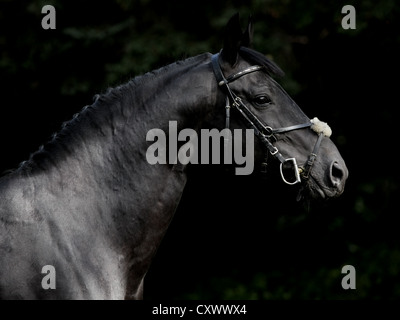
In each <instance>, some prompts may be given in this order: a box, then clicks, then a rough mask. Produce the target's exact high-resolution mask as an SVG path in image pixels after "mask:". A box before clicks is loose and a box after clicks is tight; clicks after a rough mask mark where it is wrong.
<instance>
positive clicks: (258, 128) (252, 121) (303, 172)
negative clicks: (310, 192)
mask: <svg viewBox="0 0 400 320" xmlns="http://www.w3.org/2000/svg"><path fill="white" fill-rule="evenodd" d="M218 59H219V53H217V54H214V55H213V56H212V57H211V65H212V68H213V71H214V75H215V78H216V80H217V83H218V86H219V87H220V88H221V89H222V90H223V91H224V92H225V93H226V95H227V96H226V106H225V112H226V117H225V127H226V128H228V129H229V122H230V109H231V104H232V107H233V108H235V109H236V110H237V111H239V113H240V114H241V115H242V117H243V118H244V120H245V121H246V122H247V123H248V124H249V125H250V126H251V127H252V128H253V129H254V134H255V135H256V136H257V137H258V138H259V140H260V141H261V143H262V144H263V145H264V146H265V147H266V148H267V150H268V152H269V154H270V155H271V156H273V157H274V158H276V159H277V160H278V161H279V162H280V174H281V177H282V180H283V181H284V182H285V183H286V184H289V185H294V184H297V183H299V182H301V179H302V178H303V179H304V180H307V179H308V178H309V176H310V172H311V168H312V166H313V164H314V161H315V159H316V157H317V153H318V150H319V147H320V145H321V141H322V138H323V136H324V133H323V132H318V131H317V130H315V129H313V124H314V123H313V120H314V119H316V118H314V119H313V120H311V121H310V122H306V123H301V124H297V125H292V126H288V127H283V128H277V129H273V128H271V127H270V126H267V125H266V124H264V123H263V122H262V121H261V120H260V119H259V118H258V117H257V116H256V115H255V114H254V113H253V112H252V111H251V110H250V109H249V108H248V107H247V106H246V105H245V104H244V103H243V101H242V99H241V98H240V97H238V96H237V95H236V94H235V93H234V92H233V91H232V90H231V88H230V87H229V83H231V82H233V81H235V80H237V79H239V78H240V77H242V76H244V75H248V74H250V73H253V72H256V71H259V70H262V69H263V68H264V67H262V66H258V65H255V66H251V67H249V68H247V69H245V70H242V71H240V72H238V73H236V74H233V75H231V76H229V77H227V78H225V76H224V74H223V72H222V70H221V66H220V64H219V60H218ZM317 120H318V119H317ZM308 127H311V129H313V130H314V131H316V132H317V133H318V134H319V136H318V140H317V142H316V144H315V146H314V149H313V151H312V153H311V154H310V156H309V157H308V160H307V162H306V164H305V165H304V167H299V166H298V165H297V161H296V158H294V157H293V158H285V157H283V155H282V154H281V153H280V152H279V150H278V148H277V147H275V146H274V145H273V142H272V141H271V139H274V140H275V141H276V140H277V139H276V137H275V136H274V134H277V133H286V132H289V131H293V130H298V129H303V128H308ZM267 156H268V153H267ZM266 158H267V157H266ZM266 162H267V160H266V161H265V163H263V165H264V167H266V165H267V163H266ZM285 164H291V168H292V169H293V173H294V177H295V180H294V181H287V180H286V178H285V176H284V173H283V166H284V165H285Z"/></svg>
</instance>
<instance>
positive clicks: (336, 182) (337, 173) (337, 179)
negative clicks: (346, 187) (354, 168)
mask: <svg viewBox="0 0 400 320" xmlns="http://www.w3.org/2000/svg"><path fill="white" fill-rule="evenodd" d="M344 176H345V170H344V169H343V168H342V167H341V166H340V164H339V163H338V162H337V161H333V162H332V164H331V172H330V178H331V182H332V184H333V186H334V187H339V186H340V184H341V183H342V182H343V180H344Z"/></svg>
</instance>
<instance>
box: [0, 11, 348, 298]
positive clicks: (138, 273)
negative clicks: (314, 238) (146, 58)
mask: <svg viewBox="0 0 400 320" xmlns="http://www.w3.org/2000/svg"><path fill="white" fill-rule="evenodd" d="M251 29H252V28H251V24H249V26H248V28H247V30H246V31H245V32H244V33H243V32H242V30H241V29H240V24H239V18H238V16H237V15H236V16H234V17H233V18H232V19H231V20H230V21H229V22H228V25H227V28H226V35H225V39H224V45H223V49H222V50H221V52H220V53H219V54H216V55H212V54H210V53H204V54H201V55H199V56H196V57H193V58H189V59H186V60H184V61H180V62H177V63H173V64H171V65H168V66H166V67H163V68H161V69H159V70H156V71H154V72H151V73H147V74H145V75H143V76H139V77H136V78H134V79H133V80H131V81H129V82H128V83H126V84H124V85H121V86H119V87H116V88H114V89H110V90H108V92H107V93H105V94H102V95H98V96H97V97H96V100H95V102H94V103H93V104H92V105H90V106H88V107H85V108H84V109H83V110H82V111H81V112H80V113H79V114H78V115H77V116H76V117H74V118H73V119H72V120H71V121H69V122H68V123H66V124H65V125H64V126H63V128H62V129H61V131H60V132H59V133H57V134H56V135H55V136H54V137H53V138H52V140H51V141H49V142H48V143H46V144H45V145H44V146H43V147H41V148H40V149H39V150H38V151H36V152H35V153H33V154H32V155H31V157H30V159H28V160H27V161H25V162H23V163H22V164H21V165H20V166H19V167H18V168H17V169H16V170H14V171H13V172H11V173H8V174H6V175H4V176H3V177H2V178H1V180H0V296H1V298H3V299H126V298H128V299H141V298H142V294H143V280H144V277H145V275H146V272H147V270H148V268H149V267H150V264H151V261H152V258H153V256H154V255H155V253H156V250H157V248H158V246H159V244H160V242H161V240H162V238H163V236H164V234H165V232H166V230H167V228H168V226H169V223H170V221H171V219H172V217H173V215H174V212H175V209H176V208H177V206H178V203H179V201H180V198H181V195H182V192H183V189H184V187H185V183H186V180H187V171H186V170H185V164H182V163H179V162H176V163H166V164H161V163H154V164H151V163H149V162H148V157H146V152H148V149H149V146H150V145H151V144H152V143H151V142H149V141H148V140H147V139H146V138H147V134H148V132H149V131H151V130H153V129H154V128H158V129H160V130H162V131H163V132H164V133H166V135H167V136H168V135H169V124H170V122H171V121H176V126H177V131H179V132H180V131H181V130H183V129H185V128H190V129H191V130H192V131H191V132H195V133H199V132H200V131H201V130H202V129H204V128H216V129H219V130H223V129H224V128H229V130H231V129H233V130H235V129H251V130H252V132H253V133H254V135H255V137H256V138H255V139H254V143H253V146H252V147H254V158H255V159H254V161H255V163H258V160H260V159H265V158H268V159H267V160H265V161H264V162H266V163H272V162H274V161H275V162H276V163H278V164H279V167H280V169H279V170H280V173H281V177H282V179H283V181H285V182H286V183H288V184H290V185H291V184H295V185H301V190H302V194H303V195H307V196H308V197H311V198H324V199H327V198H332V197H336V196H339V195H340V194H341V193H342V192H343V190H344V185H345V181H346V179H347V176H348V171H347V168H346V165H345V162H344V160H343V159H342V157H341V156H340V153H339V151H338V150H337V148H336V147H335V145H334V143H333V142H332V141H331V140H330V138H329V135H330V133H329V132H328V131H329V130H328V126H327V125H324V124H323V123H322V122H320V121H319V120H318V119H313V120H310V119H309V118H308V117H307V116H306V115H305V114H304V113H303V112H302V111H301V109H300V108H299V107H298V106H297V105H296V103H295V102H294V101H293V100H292V99H291V98H290V97H289V95H288V94H287V93H286V92H285V91H284V90H283V89H282V88H281V87H280V86H279V85H278V84H277V83H276V82H275V81H274V80H273V79H272V77H271V76H272V75H275V74H280V73H281V70H280V69H279V68H278V67H277V66H276V65H275V64H274V63H272V62H271V61H270V60H268V59H267V58H266V57H265V56H264V55H262V54H261V53H259V52H257V51H254V50H252V49H250V48H249V46H250V40H251V34H252V30H251ZM317 120H318V121H317ZM230 139H232V140H233V141H231V142H232V143H233V144H235V143H240V144H243V143H246V141H245V140H246V139H238V138H237V137H236V136H235V135H232V136H230ZM239 140H240V141H239ZM242 140H243V141H242ZM247 140H248V139H247ZM247 142H248V141H247ZM158 152H165V153H168V150H167V149H165V148H164V149H163V148H160V149H159V150H158ZM267 155H268V156H267ZM271 183H272V181H271ZM52 282H53V283H52Z"/></svg>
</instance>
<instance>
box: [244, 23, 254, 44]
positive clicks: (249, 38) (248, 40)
mask: <svg viewBox="0 0 400 320" xmlns="http://www.w3.org/2000/svg"><path fill="white" fill-rule="evenodd" d="M253 33H254V28H253V21H252V17H251V16H249V23H248V24H247V29H246V31H245V32H244V33H243V37H242V46H243V47H248V48H250V47H251V44H252V42H253Z"/></svg>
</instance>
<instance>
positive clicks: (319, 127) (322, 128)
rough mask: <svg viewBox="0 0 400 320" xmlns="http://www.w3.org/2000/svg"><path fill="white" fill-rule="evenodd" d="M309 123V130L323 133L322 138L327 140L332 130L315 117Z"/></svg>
mask: <svg viewBox="0 0 400 320" xmlns="http://www.w3.org/2000/svg"><path fill="white" fill-rule="evenodd" d="M311 123H312V125H311V129H312V130H314V131H315V132H316V133H318V134H320V133H323V134H324V136H326V137H328V138H329V137H330V136H331V135H332V129H331V127H330V126H329V125H328V124H327V123H326V122H322V121H320V120H319V119H318V118H317V117H315V118H314V119H311Z"/></svg>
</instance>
